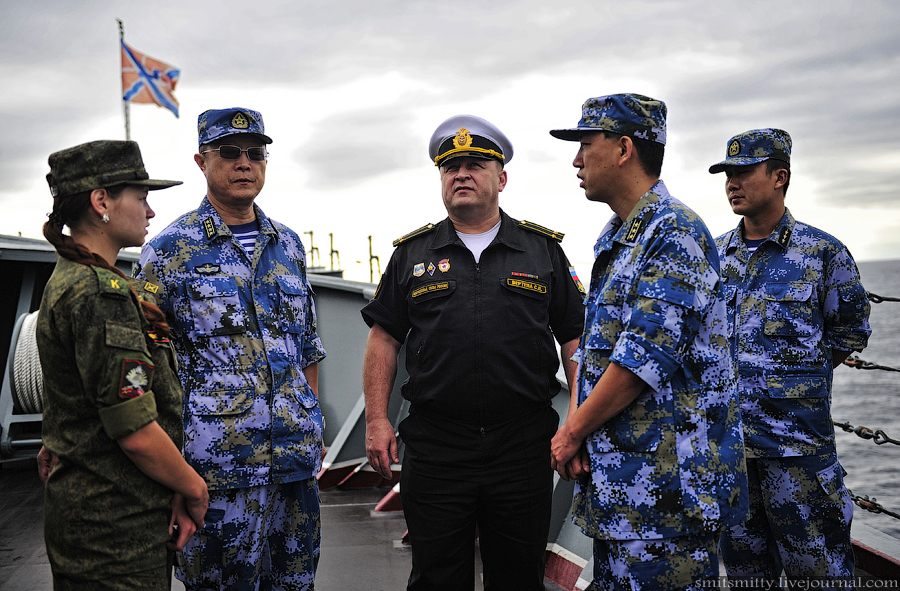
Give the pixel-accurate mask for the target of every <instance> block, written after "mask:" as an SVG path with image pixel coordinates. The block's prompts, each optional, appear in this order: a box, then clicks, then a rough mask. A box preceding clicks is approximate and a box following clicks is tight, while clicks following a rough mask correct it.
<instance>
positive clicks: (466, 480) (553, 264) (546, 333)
mask: <svg viewBox="0 0 900 591" xmlns="http://www.w3.org/2000/svg"><path fill="white" fill-rule="evenodd" d="M429 152H430V156H431V158H432V161H433V162H434V163H435V164H436V165H437V166H438V168H439V171H440V177H441V187H442V194H443V200H444V206H445V207H446V209H447V213H448V217H447V218H446V219H445V220H443V221H442V222H440V223H438V224H437V225H433V224H429V225H427V226H424V227H422V228H420V229H418V230H416V231H414V232H412V233H410V234H408V235H406V236H404V237H403V238H400V239H399V240H397V241H395V242H394V246H396V247H397V248H396V250H395V251H394V254H393V256H392V257H391V260H390V263H388V266H387V268H386V269H385V272H384V275H382V277H381V282H380V283H379V286H378V290H377V291H376V293H375V298H374V299H373V300H372V301H371V302H370V303H369V304H368V305H367V306H366V307H365V308H363V310H362V315H363V318H364V319H365V321H366V323H367V324H368V325H369V326H370V327H371V330H370V332H369V338H368V343H367V346H366V354H365V362H364V368H363V390H364V392H365V398H366V455H367V457H368V460H369V462H370V463H371V465H372V467H373V468H374V469H375V470H376V471H377V472H379V473H380V474H381V475H382V476H384V477H385V478H390V475H391V463H392V462H394V463H396V462H398V461H399V457H398V455H397V441H396V439H395V437H394V429H393V427H392V426H391V423H390V421H389V419H388V417H387V409H388V398H389V397H390V392H391V389H392V386H393V382H394V378H395V377H396V373H397V363H398V362H397V353H398V352H399V350H400V347H401V345H402V343H403V342H404V341H406V343H407V349H406V350H407V353H406V367H407V371H408V372H409V376H410V377H409V380H408V381H406V382H405V383H404V384H403V387H402V392H403V396H404V398H407V399H408V400H410V402H411V407H410V414H409V417H408V418H406V419H405V420H404V421H403V422H402V423H401V424H400V427H399V430H400V436H401V437H402V439H403V441H404V443H405V444H406V452H405V456H404V461H403V469H402V471H401V477H400V494H401V498H402V501H403V511H404V513H405V516H406V522H407V526H408V527H409V539H410V542H411V544H412V573H411V574H410V577H409V584H408V587H407V589H409V590H410V591H413V590H420V589H428V590H436V589H448V590H453V591H459V590H464V589H472V588H473V587H474V582H475V565H474V542H475V535H476V528H477V532H478V536H479V538H480V547H481V557H482V562H483V564H484V588H485V589H486V591H495V590H498V589H510V590H513V589H514V590H516V591H530V590H532V589H534V590H538V589H543V578H544V554H545V549H546V545H547V535H548V533H549V527H550V500H551V496H552V482H553V480H552V472H551V469H550V453H549V449H550V439H551V438H552V437H553V434H554V432H555V431H556V428H557V426H558V422H559V417H558V415H557V413H556V412H555V411H554V410H553V409H552V408H551V406H550V399H551V398H552V397H553V396H555V395H556V394H557V392H558V391H559V389H560V388H559V383H558V381H557V380H556V372H557V370H558V369H559V358H558V357H557V352H556V347H555V345H554V343H553V339H554V337H555V339H556V341H557V342H559V344H560V351H561V356H562V359H563V365H564V369H565V374H566V378H567V380H568V382H569V383H570V384H572V383H573V381H574V380H573V376H574V375H575V371H576V366H575V364H574V363H573V362H572V361H571V360H570V358H571V356H572V354H573V353H574V351H575V348H576V346H577V341H578V338H579V337H580V335H581V330H582V328H583V322H584V309H583V307H582V296H583V293H582V292H583V288H582V286H581V283H580V282H579V281H578V277H577V276H576V275H575V271H574V269H573V268H572V267H571V266H570V265H569V262H568V260H567V259H566V255H565V254H564V253H563V251H562V248H561V247H560V245H559V242H560V241H561V240H562V234H560V233H558V232H553V231H551V230H548V229H546V228H543V227H541V226H538V225H536V224H531V223H529V222H519V221H517V220H514V219H512V218H511V217H509V216H508V215H506V213H504V212H503V211H502V210H501V209H500V206H499V193H500V191H502V190H503V188H504V186H505V185H506V171H505V170H504V166H505V164H506V163H508V162H509V161H510V160H511V159H512V155H513V150H512V145H511V144H510V142H509V140H508V139H507V138H506V136H505V135H503V133H502V132H501V131H500V130H499V129H497V128H496V127H494V126H493V125H491V124H490V123H489V122H487V121H485V120H484V119H480V118H478V117H472V116H468V115H461V116H456V117H452V118H450V119H448V120H447V121H445V122H444V123H442V124H441V125H440V126H439V127H438V128H437V130H436V131H435V132H434V135H433V136H432V138H431V143H430V148H429Z"/></svg>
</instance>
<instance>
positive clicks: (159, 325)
mask: <svg viewBox="0 0 900 591" xmlns="http://www.w3.org/2000/svg"><path fill="white" fill-rule="evenodd" d="M127 186H128V185H117V186H115V187H109V188H107V189H106V192H107V193H108V194H109V196H110V197H111V198H112V199H117V198H118V197H119V196H120V195H121V194H122V192H123V191H124V190H125V188H126V187H127ZM91 192H92V191H83V192H81V193H75V194H74V195H60V196H58V197H55V198H54V199H53V211H52V212H51V213H50V214H49V215H48V216H47V218H48V219H47V221H46V222H45V223H44V228H43V231H44V238H46V239H47V241H48V242H49V243H50V244H52V245H53V246H54V248H56V252H57V253H59V256H61V257H63V258H66V259H69V260H70V261H72V262H75V263H81V264H82V265H89V266H94V267H100V268H102V269H106V270H107V271H111V272H113V273H115V274H116V275H119V276H121V277H123V278H124V279H126V280H127V279H128V277H127V276H126V275H125V273H123V272H122V271H121V270H119V269H118V268H117V267H116V266H115V265H110V264H109V262H107V260H106V259H104V258H103V257H102V256H100V255H98V254H97V253H94V252H91V251H90V250H88V249H87V248H85V247H84V246H82V245H81V244H78V243H77V242H75V240H74V239H73V238H72V237H71V236H69V235H67V234H63V231H62V229H63V226H69V227H70V228H71V227H72V226H73V225H75V224H77V223H78V222H79V221H80V220H81V218H82V215H83V214H84V212H85V211H86V210H87V209H88V206H90V204H91ZM126 283H127V284H128V287H129V289H131V291H132V293H134V294H135V296H137V292H135V291H134V287H133V286H132V285H131V284H130V283H128V282H127V281H126ZM138 301H139V302H140V303H141V309H142V310H143V312H144V316H146V317H147V320H149V321H150V323H151V324H152V325H153V327H154V328H155V329H156V332H157V333H159V334H160V335H162V336H164V337H167V336H169V333H170V330H169V325H168V323H167V322H166V315H165V314H163V312H162V310H160V309H159V308H158V307H157V306H156V305H155V304H152V303H150V302H148V301H146V300H144V299H142V298H140V297H138Z"/></svg>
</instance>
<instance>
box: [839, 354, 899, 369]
mask: <svg viewBox="0 0 900 591" xmlns="http://www.w3.org/2000/svg"><path fill="white" fill-rule="evenodd" d="M844 365H846V366H847V367H852V368H853V369H883V370H885V371H900V369H897V368H895V367H888V366H886V365H878V364H877V363H872V362H871V361H866V360H864V359H860V358H859V355H850V356H849V357H847V358H846V359H844Z"/></svg>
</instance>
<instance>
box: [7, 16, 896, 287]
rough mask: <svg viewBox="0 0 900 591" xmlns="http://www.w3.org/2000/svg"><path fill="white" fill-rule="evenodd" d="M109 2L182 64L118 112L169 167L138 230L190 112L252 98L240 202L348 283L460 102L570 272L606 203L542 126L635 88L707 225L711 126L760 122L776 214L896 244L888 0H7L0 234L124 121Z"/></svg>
mask: <svg viewBox="0 0 900 591" xmlns="http://www.w3.org/2000/svg"><path fill="white" fill-rule="evenodd" d="M116 18H120V19H122V20H123V21H124V24H125V40H126V42H128V43H129V44H130V45H131V46H132V47H134V48H135V49H137V50H138V51H141V52H144V53H146V54H148V55H150V56H152V57H154V58H157V59H160V60H162V61H164V62H167V63H169V64H172V65H173V66H176V67H178V68H180V69H181V72H182V73H181V79H180V81H179V83H178V87H177V89H176V92H175V95H176V97H177V98H178V100H179V101H180V103H181V117H180V118H178V119H176V118H175V117H174V116H173V115H172V114H171V113H170V112H169V111H167V110H165V109H161V108H159V107H156V106H154V105H143V104H135V105H132V107H131V135H132V139H134V140H136V141H138V143H139V144H140V146H141V150H142V153H143V156H144V162H145V164H146V166H147V169H148V171H149V172H150V174H151V177H153V178H163V179H178V180H183V181H184V185H181V186H179V187H175V188H173V189H168V190H166V191H160V192H156V193H153V194H151V205H152V206H153V207H154V209H155V210H156V212H157V217H156V219H154V220H153V224H152V225H151V227H150V234H151V235H153V234H156V233H157V232H159V231H160V230H161V229H162V228H163V227H165V225H166V224H168V223H169V222H170V221H172V220H173V219H174V218H175V217H177V216H178V215H179V214H181V213H183V212H185V211H187V210H188V209H193V208H195V207H196V206H197V205H198V204H199V202H200V200H201V199H202V197H203V195H204V191H205V182H204V179H203V176H202V175H201V173H200V171H199V170H198V169H197V168H196V165H195V164H194V162H193V160H192V156H193V154H194V153H195V152H196V148H197V144H196V122H197V116H198V115H199V114H200V113H201V112H202V111H204V110H206V109H208V108H225V107H232V106H241V107H246V108H252V109H256V110H258V111H261V112H262V114H263V117H264V119H265V123H266V132H267V133H268V135H270V136H271V137H272V138H273V139H274V143H273V144H272V146H271V156H270V160H269V165H268V171H267V182H266V187H265V189H264V190H263V192H262V193H261V194H260V197H259V198H258V200H257V203H258V204H259V205H260V206H261V207H262V208H263V209H264V210H265V211H266V213H267V214H269V215H270V216H272V217H274V218H276V219H278V220H279V221H282V222H284V223H286V224H288V225H289V226H291V227H292V228H293V229H294V230H296V231H297V232H298V233H301V236H302V237H303V238H304V242H305V243H306V245H307V247H309V246H310V236H309V235H308V234H303V233H304V232H310V231H312V232H314V234H313V240H314V246H316V247H317V248H318V250H319V253H320V255H321V263H322V264H324V265H325V266H329V265H330V262H329V256H328V255H329V250H330V248H329V234H333V240H334V248H335V249H337V250H338V251H339V252H340V260H341V266H342V267H344V268H345V269H346V270H347V275H346V276H347V277H348V278H350V279H356V280H362V281H368V279H369V267H368V263H367V261H368V237H369V236H372V243H373V249H374V252H375V254H376V255H378V256H379V257H380V262H381V265H382V267H383V266H384V265H386V264H387V260H388V258H389V257H390V254H391V250H392V248H391V241H392V240H393V239H394V238H396V237H398V236H400V235H403V234H405V233H406V232H409V231H411V230H413V229H415V228H417V227H419V226H421V225H423V224H425V223H427V222H437V221H439V220H440V219H442V218H443V217H444V216H445V215H446V213H445V212H444V210H443V207H442V204H441V200H440V187H439V182H438V173H437V171H436V169H435V167H434V166H433V165H432V164H431V163H430V161H429V159H428V139H429V138H430V136H431V133H432V132H433V131H434V129H435V127H437V125H438V124H439V123H441V121H443V120H444V119H446V118H447V117H450V116H452V115H457V114H461V113H471V114H475V115H479V116H481V117H484V118H486V119H488V120H490V121H491V122H493V123H494V124H496V125H497V126H498V127H500V129H502V130H503V131H504V132H505V133H506V134H507V136H508V137H509V138H510V140H511V141H512V143H513V145H514V146H515V157H514V159H513V160H512V162H510V164H509V165H508V166H507V171H508V174H509V183H508V185H507V187H506V189H505V191H504V192H503V193H502V194H501V196H500V204H501V207H503V208H504V209H505V210H506V211H507V213H509V214H510V215H512V216H513V217H515V218H519V219H528V220H531V221H535V222H537V223H540V224H543V225H545V226H548V227H550V228H553V229H555V230H559V231H562V232H565V233H566V239H565V241H564V242H563V247H564V248H565V250H566V252H567V254H568V255H569V258H570V259H572V260H573V261H574V262H575V263H576V267H577V268H578V270H579V273H580V274H582V275H588V274H589V270H590V264H591V259H592V254H591V247H592V245H593V243H594V241H595V239H596V237H597V234H598V232H599V230H600V229H601V227H602V226H603V224H604V223H605V221H606V220H607V219H608V217H609V216H610V211H609V209H608V208H607V207H606V206H605V205H603V204H596V203H588V202H586V201H585V199H584V194H583V191H581V190H580V189H579V188H578V180H577V179H576V178H575V172H576V171H575V169H574V168H572V166H571V162H572V159H573V157H574V155H575V149H576V144H574V143H570V142H562V141H559V140H556V139H553V138H552V137H551V136H550V135H549V134H548V133H547V131H548V130H549V129H552V128H558V127H570V126H573V125H574V124H575V123H576V122H577V120H578V118H579V116H580V109H581V104H582V103H583V102H584V100H585V99H586V98H588V97H591V96H600V95H604V94H610V93H616V92H636V93H641V94H646V95H649V96H651V97H654V98H657V99H660V100H663V101H665V102H666V104H667V105H668V107H669V118H668V144H667V146H666V157H665V162H664V164H663V174H662V177H663V179H664V180H665V181H666V184H667V185H668V187H669V190H670V191H671V192H672V194H673V195H674V196H676V197H677V198H679V199H681V200H682V201H684V202H685V203H686V204H687V205H688V206H690V207H692V208H694V209H695V210H696V211H697V212H698V213H699V214H700V215H701V216H702V217H703V219H704V220H705V221H706V223H707V225H708V226H709V227H710V230H711V232H712V233H713V234H714V235H718V234H721V233H723V232H725V231H727V230H729V229H730V228H731V227H733V226H734V225H736V224H737V222H738V218H737V217H736V216H734V215H733V214H732V213H731V210H730V208H729V207H728V205H727V202H726V200H725V197H724V176H723V175H721V174H720V175H710V174H709V173H708V172H707V168H708V167H709V165H710V164H712V163H714V162H717V161H720V160H721V159H722V158H723V157H724V154H725V146H726V143H727V141H728V139H729V138H730V137H731V136H732V135H735V134H737V133H739V132H742V131H745V130H748V129H752V128H758V127H780V128H783V129H785V130H787V131H788V132H789V133H790V134H791V136H792V137H793V140H794V151H793V158H792V169H793V176H792V180H791V189H790V191H789V193H788V197H787V202H788V206H789V207H790V208H791V211H792V213H793V214H794V216H795V217H796V218H798V219H801V220H803V221H806V222H808V223H810V224H812V225H815V226H818V227H820V228H822V229H824V230H825V231H827V232H830V233H832V234H834V235H835V236H837V237H838V238H840V239H841V240H842V241H843V242H844V243H845V244H847V245H848V246H849V247H850V249H851V252H852V253H853V254H854V256H855V257H856V258H857V260H863V261H864V260H875V259H894V258H900V202H898V197H900V92H898V89H900V35H898V34H897V31H898V30H900V5H898V3H897V2H896V1H895V0H885V1H873V0H856V1H853V2H850V1H847V2H837V1H833V0H811V1H810V0H800V1H796V0H795V1H790V2H783V1H781V2H772V1H765V0H763V1H757V2H731V1H721V0H718V1H712V0H709V1H700V0H678V1H636V2H630V1H620V2H615V3H613V2H606V1H603V0H588V1H584V2H580V1H575V2H573V1H567V0H555V1H532V0H511V1H507V2H494V3H491V2H472V1H457V2H425V1H421V2H413V1H411V0H410V1H405V2H401V1H372V0H366V1H360V0H341V1H340V2H305V1H303V0H300V1H297V0H293V1H290V2H288V1H264V2H256V3H247V2H233V1H230V0H224V1H219V2H216V3H194V2H185V1H184V0H178V1H169V0H163V1H146V2H140V3H139V2H111V1H110V2H102V1H91V0H88V1H85V2H72V1H70V0H46V1H41V2H35V1H34V0H7V1H6V2H4V7H3V17H2V19H0V79H2V80H3V88H2V90H0V121H2V124H3V127H4V128H5V130H6V134H5V137H6V140H5V141H4V142H3V143H2V144H0V181H2V182H0V212H2V215H0V234H11V235H17V234H19V233H21V235H23V236H29V237H40V235H41V234H40V227H41V225H42V223H43V222H44V221H45V220H46V213H47V212H49V211H50V209H51V207H52V200H51V197H50V194H49V191H48V189H47V184H46V181H45V179H44V176H45V174H46V173H47V171H48V166H47V156H48V155H49V154H50V153H51V152H54V151H56V150H59V149H63V148H66V147H69V146H73V145H75V144H79V143H82V142H86V141H91V140H96V139H124V137H125V132H124V116H123V109H122V101H121V78H120V71H119V59H120V58H119V49H118V37H119V32H118V25H117V24H116ZM313 262H314V263H315V264H319V262H320V261H319V259H316V260H314V261H313ZM582 279H586V277H582ZM376 281H377V276H376Z"/></svg>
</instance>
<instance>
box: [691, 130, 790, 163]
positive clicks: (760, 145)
mask: <svg viewBox="0 0 900 591" xmlns="http://www.w3.org/2000/svg"><path fill="white" fill-rule="evenodd" d="M769 159H775V160H783V161H784V162H785V163H786V164H787V165H788V166H790V164H791V136H790V134H788V132H786V131H784V130H783V129H772V128H765V129H751V130H750V131H745V132H744V133H739V134H737V135H736V136H734V137H733V138H731V139H730V140H728V148H726V151H725V160H723V161H722V162H719V163H717V164H713V165H712V166H710V167H709V172H710V173H712V174H716V173H717V172H722V171H723V170H725V167H726V166H749V165H751V164H756V163H758V162H764V161H766V160H769Z"/></svg>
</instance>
